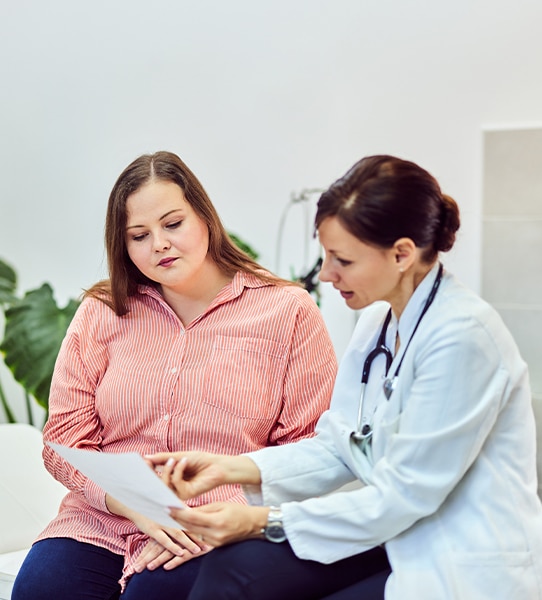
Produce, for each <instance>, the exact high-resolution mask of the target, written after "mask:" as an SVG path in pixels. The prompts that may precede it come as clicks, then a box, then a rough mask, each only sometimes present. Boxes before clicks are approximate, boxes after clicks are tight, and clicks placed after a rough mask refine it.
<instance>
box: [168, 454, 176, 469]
mask: <svg viewBox="0 0 542 600" xmlns="http://www.w3.org/2000/svg"><path fill="white" fill-rule="evenodd" d="M174 464H175V459H174V458H173V456H170V457H169V458H168V459H167V462H166V467H171V465H174Z"/></svg>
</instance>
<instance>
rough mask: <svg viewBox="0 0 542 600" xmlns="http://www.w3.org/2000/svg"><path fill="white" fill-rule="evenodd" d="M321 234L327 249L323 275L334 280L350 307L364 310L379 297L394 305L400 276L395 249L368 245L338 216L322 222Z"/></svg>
mask: <svg viewBox="0 0 542 600" xmlns="http://www.w3.org/2000/svg"><path fill="white" fill-rule="evenodd" d="M318 236H319V238H320V243H321V244H322V246H323V247H324V250H325V258H324V262H323V264H322V269H321V270H320V275H319V277H320V279H321V280H322V281H327V282H330V283H332V284H333V287H334V288H335V289H337V290H338V291H339V292H340V294H341V296H342V297H343V298H344V299H345V301H346V304H347V305H348V306H349V307H350V308H352V309H355V310H357V309H361V308H364V307H365V306H368V305H369V304H371V303H373V302H376V301H377V300H387V301H388V302H390V303H392V305H393V299H394V297H395V295H396V294H397V291H398V283H399V279H400V277H399V275H400V274H399V269H398V264H397V258H396V254H397V253H396V250H395V249H394V248H389V249H387V248H376V247H375V246H369V245H368V244H365V243H364V242H362V241H361V240H359V239H358V238H357V237H356V236H354V235H352V234H351V233H350V232H349V231H347V230H346V229H345V228H344V227H343V226H342V225H341V223H340V221H339V220H338V219H337V218H336V217H328V218H326V219H324V220H323V221H322V223H321V224H320V227H319V228H318Z"/></svg>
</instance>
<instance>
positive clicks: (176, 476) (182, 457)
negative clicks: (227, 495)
mask: <svg viewBox="0 0 542 600" xmlns="http://www.w3.org/2000/svg"><path fill="white" fill-rule="evenodd" d="M145 459H146V460H147V462H148V463H149V464H150V465H151V466H152V467H153V468H154V469H157V468H161V479H162V481H163V482H164V483H165V484H166V485H167V486H169V487H170V488H171V489H172V490H173V491H174V492H175V493H176V494H177V496H179V498H181V499H182V500H187V499H189V498H194V497H196V496H199V495H200V494H203V493H204V492H208V491H209V490H212V489H214V488H216V487H218V486H221V485H225V484H228V483H240V484H251V485H258V484H260V483H261V478H260V470H259V469H258V467H257V466H256V464H255V463H254V462H253V461H252V460H251V459H250V458H248V457H247V456H226V455H221V454H210V453H208V452H175V453H168V452H162V453H159V454H152V455H147V456H145Z"/></svg>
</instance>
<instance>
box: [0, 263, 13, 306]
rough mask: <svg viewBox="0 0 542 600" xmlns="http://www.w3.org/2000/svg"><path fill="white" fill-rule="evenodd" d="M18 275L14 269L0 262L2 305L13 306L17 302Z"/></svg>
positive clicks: (0, 298) (0, 300)
mask: <svg viewBox="0 0 542 600" xmlns="http://www.w3.org/2000/svg"><path fill="white" fill-rule="evenodd" d="M16 287H17V274H16V273H15V271H14V270H13V268H12V267H11V266H10V265H8V264H7V263H5V262H4V261H3V260H0V304H11V303H12V302H14V301H15V288H16Z"/></svg>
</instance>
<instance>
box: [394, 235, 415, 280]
mask: <svg viewBox="0 0 542 600" xmlns="http://www.w3.org/2000/svg"><path fill="white" fill-rule="evenodd" d="M393 253H394V257H395V262H396V263H397V268H398V270H399V272H400V273H403V272H404V271H406V270H407V269H408V268H409V267H411V266H412V264H413V263H414V261H415V260H416V244H415V243H414V242H413V241H412V240H411V239H410V238H406V237H404V238H399V239H398V240H397V241H396V242H395V244H393Z"/></svg>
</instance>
